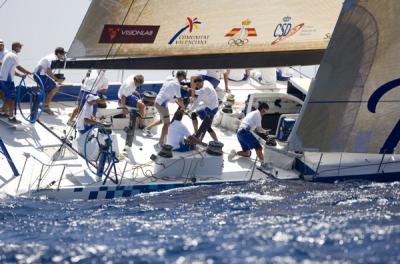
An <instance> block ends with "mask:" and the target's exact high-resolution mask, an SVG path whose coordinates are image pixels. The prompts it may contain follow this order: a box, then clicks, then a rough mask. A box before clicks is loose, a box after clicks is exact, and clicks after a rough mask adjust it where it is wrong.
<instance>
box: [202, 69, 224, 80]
mask: <svg viewBox="0 0 400 264" xmlns="http://www.w3.org/2000/svg"><path fill="white" fill-rule="evenodd" d="M223 73H224V72H223V70H207V73H206V75H207V76H210V77H213V78H215V79H217V80H219V79H221V75H222V74H223Z"/></svg>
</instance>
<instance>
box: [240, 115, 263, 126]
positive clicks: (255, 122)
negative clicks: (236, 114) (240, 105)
mask: <svg viewBox="0 0 400 264" xmlns="http://www.w3.org/2000/svg"><path fill="white" fill-rule="evenodd" d="M261 120H262V117H261V113H260V111H258V110H255V111H252V112H250V113H248V114H247V115H246V116H245V117H244V118H243V120H242V123H241V124H240V127H239V129H242V128H243V129H247V128H250V130H254V129H255V128H262V124H261Z"/></svg>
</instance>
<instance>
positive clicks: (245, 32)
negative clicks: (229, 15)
mask: <svg viewBox="0 0 400 264" xmlns="http://www.w3.org/2000/svg"><path fill="white" fill-rule="evenodd" d="M250 24H251V21H250V20H249V19H246V20H244V21H242V27H240V28H239V27H236V28H232V29H231V31H229V32H228V33H226V34H225V37H230V40H228V45H230V46H238V47H240V46H243V45H245V44H247V43H248V42H249V39H248V37H257V32H256V29H255V28H251V27H248V26H250Z"/></svg>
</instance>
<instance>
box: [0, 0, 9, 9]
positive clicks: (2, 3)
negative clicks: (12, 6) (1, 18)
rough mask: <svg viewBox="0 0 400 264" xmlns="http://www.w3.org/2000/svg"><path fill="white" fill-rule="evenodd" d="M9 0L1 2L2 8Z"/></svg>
mask: <svg viewBox="0 0 400 264" xmlns="http://www.w3.org/2000/svg"><path fill="white" fill-rule="evenodd" d="M7 1H8V0H4V2H3V3H2V4H1V6H0V8H2V7H3V6H4V5H5V4H6V3H7Z"/></svg>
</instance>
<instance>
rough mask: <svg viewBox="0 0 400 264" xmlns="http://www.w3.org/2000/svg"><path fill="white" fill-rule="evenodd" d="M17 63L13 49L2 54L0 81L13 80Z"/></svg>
mask: <svg viewBox="0 0 400 264" xmlns="http://www.w3.org/2000/svg"><path fill="white" fill-rule="evenodd" d="M18 65H19V60H18V55H17V53H15V51H12V52H7V53H6V55H4V58H3V61H2V66H1V69H0V80H1V81H7V80H9V81H14V75H15V68H17V66H18Z"/></svg>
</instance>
